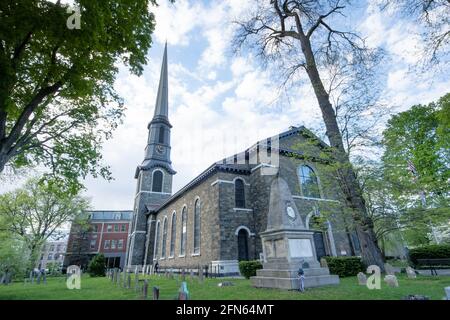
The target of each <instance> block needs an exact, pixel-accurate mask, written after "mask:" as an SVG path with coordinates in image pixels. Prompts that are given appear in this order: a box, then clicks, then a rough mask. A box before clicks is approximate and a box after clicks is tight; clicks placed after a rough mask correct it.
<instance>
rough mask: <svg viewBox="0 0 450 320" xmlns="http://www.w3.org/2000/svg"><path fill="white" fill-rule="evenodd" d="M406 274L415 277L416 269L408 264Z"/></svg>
mask: <svg viewBox="0 0 450 320" xmlns="http://www.w3.org/2000/svg"><path fill="white" fill-rule="evenodd" d="M406 274H407V275H408V278H409V279H415V278H416V277H417V275H416V270H414V269H413V268H411V267H410V266H408V267H406Z"/></svg>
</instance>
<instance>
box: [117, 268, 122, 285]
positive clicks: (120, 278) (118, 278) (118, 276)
mask: <svg viewBox="0 0 450 320" xmlns="http://www.w3.org/2000/svg"><path fill="white" fill-rule="evenodd" d="M121 275H122V273H121V272H120V270H119V271H117V279H116V281H117V284H118V285H119V287H120V281H121V280H122V277H121Z"/></svg>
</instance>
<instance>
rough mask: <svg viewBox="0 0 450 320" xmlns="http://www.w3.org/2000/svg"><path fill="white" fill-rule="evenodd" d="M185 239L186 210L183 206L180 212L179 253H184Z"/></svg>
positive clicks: (182, 254)
mask: <svg viewBox="0 0 450 320" xmlns="http://www.w3.org/2000/svg"><path fill="white" fill-rule="evenodd" d="M186 241H187V210H186V207H184V208H183V210H182V212H181V239H180V255H181V256H184V255H185V254H186Z"/></svg>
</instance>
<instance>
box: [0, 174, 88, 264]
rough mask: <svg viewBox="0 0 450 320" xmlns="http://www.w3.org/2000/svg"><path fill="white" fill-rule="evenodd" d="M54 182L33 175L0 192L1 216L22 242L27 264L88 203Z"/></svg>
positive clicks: (37, 256) (31, 262)
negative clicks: (27, 257) (8, 189)
mask: <svg viewBox="0 0 450 320" xmlns="http://www.w3.org/2000/svg"><path fill="white" fill-rule="evenodd" d="M57 182H58V181H56V182H55V181H52V180H42V179H37V178H34V179H30V180H29V181H28V182H27V183H26V184H25V185H24V186H23V187H21V188H18V189H16V190H14V191H11V192H7V193H5V194H3V195H0V217H1V218H2V219H4V220H5V221H6V223H7V226H8V231H9V232H11V234H13V235H15V236H17V237H19V239H20V240H22V241H23V242H24V243H25V245H26V248H27V250H28V251H29V263H28V267H29V268H34V267H35V265H36V262H37V259H38V258H39V254H40V252H41V249H42V245H43V244H44V243H45V241H46V240H47V239H48V238H49V237H51V236H52V237H54V238H57V237H58V236H59V235H61V234H62V232H61V231H60V228H61V227H62V226H63V225H64V224H65V223H67V222H68V221H69V220H71V219H74V218H75V217H77V216H80V215H82V214H83V212H84V211H85V210H87V209H88V207H89V201H88V200H87V199H85V198H83V197H81V196H79V195H77V194H73V193H71V192H69V191H68V190H67V188H65V187H64V185H61V184H59V183H57Z"/></svg>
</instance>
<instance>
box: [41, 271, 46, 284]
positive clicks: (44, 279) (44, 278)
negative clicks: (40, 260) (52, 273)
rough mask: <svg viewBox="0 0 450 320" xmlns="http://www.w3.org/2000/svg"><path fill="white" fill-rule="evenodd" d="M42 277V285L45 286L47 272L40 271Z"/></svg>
mask: <svg viewBox="0 0 450 320" xmlns="http://www.w3.org/2000/svg"><path fill="white" fill-rule="evenodd" d="M42 277H43V279H42V280H43V282H44V284H47V272H46V271H45V270H43V271H42Z"/></svg>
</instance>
